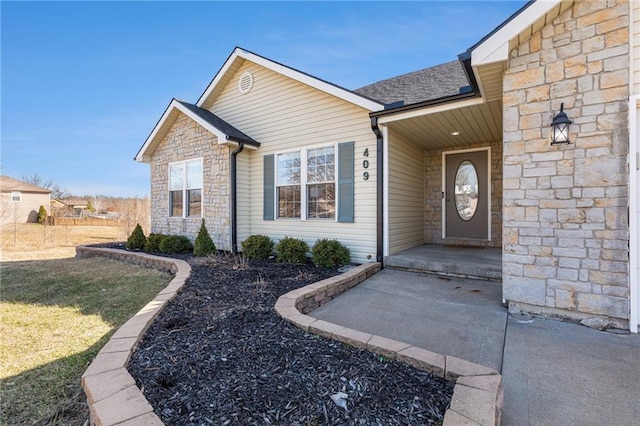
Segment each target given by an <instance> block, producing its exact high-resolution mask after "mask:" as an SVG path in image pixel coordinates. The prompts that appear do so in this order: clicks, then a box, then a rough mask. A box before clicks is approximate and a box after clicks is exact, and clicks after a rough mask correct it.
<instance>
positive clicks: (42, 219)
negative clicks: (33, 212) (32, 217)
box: [38, 206, 47, 225]
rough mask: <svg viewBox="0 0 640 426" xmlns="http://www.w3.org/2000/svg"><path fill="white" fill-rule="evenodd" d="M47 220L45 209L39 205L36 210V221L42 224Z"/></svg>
mask: <svg viewBox="0 0 640 426" xmlns="http://www.w3.org/2000/svg"><path fill="white" fill-rule="evenodd" d="M46 221H47V209H45V208H44V206H40V209H39V210H38V223H40V224H43V225H44V223H45V222H46Z"/></svg>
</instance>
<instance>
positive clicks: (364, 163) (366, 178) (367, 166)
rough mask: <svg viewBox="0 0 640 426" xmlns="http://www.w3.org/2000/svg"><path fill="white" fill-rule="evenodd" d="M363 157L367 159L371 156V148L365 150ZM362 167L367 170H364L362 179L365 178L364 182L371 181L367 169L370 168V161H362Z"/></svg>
mask: <svg viewBox="0 0 640 426" xmlns="http://www.w3.org/2000/svg"><path fill="white" fill-rule="evenodd" d="M363 155H364V156H365V157H368V156H369V148H367V149H365V150H364V153H363ZM362 167H363V168H364V169H365V170H364V173H362V178H363V179H364V180H369V172H368V171H367V169H368V168H369V160H368V159H366V158H365V159H364V160H363V161H362Z"/></svg>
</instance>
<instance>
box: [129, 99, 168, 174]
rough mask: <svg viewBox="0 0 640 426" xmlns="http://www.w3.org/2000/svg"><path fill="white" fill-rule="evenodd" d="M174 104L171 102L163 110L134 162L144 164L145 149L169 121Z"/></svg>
mask: <svg viewBox="0 0 640 426" xmlns="http://www.w3.org/2000/svg"><path fill="white" fill-rule="evenodd" d="M176 103H177V102H176V100H175V99H173V100H171V102H170V103H169V106H168V107H167V109H165V110H164V113H162V117H160V120H158V123H156V126H155V127H154V128H153V130H152V131H151V133H150V134H149V136H148V137H147V140H145V141H144V144H142V148H140V151H138V154H137V155H136V158H135V160H136V161H138V162H141V163H144V162H146V161H145V152H146V151H147V149H149V145H151V142H153V140H154V139H155V138H156V136H157V135H158V132H160V130H161V129H162V127H163V126H164V124H165V123H166V122H167V120H168V119H169V116H170V115H171V111H172V110H173V108H174V105H175V104H176Z"/></svg>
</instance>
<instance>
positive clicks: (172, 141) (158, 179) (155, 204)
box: [151, 115, 231, 250]
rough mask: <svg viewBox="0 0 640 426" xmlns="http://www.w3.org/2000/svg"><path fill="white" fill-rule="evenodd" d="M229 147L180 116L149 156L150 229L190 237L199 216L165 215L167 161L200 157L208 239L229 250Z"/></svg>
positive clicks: (167, 185)
mask: <svg viewBox="0 0 640 426" xmlns="http://www.w3.org/2000/svg"><path fill="white" fill-rule="evenodd" d="M229 156H230V154H229V148H228V147H226V146H219V145H218V144H217V139H216V137H215V136H214V135H212V134H211V133H210V132H209V131H208V130H206V129H205V128H203V127H202V126H200V125H199V124H197V123H195V122H194V121H193V120H191V119H190V118H188V117H187V116H185V115H181V116H180V117H179V118H178V119H177V120H176V122H175V123H174V125H173V127H172V128H171V130H170V131H169V133H167V135H166V136H165V138H164V140H163V141H162V142H161V144H160V146H159V147H158V149H157V150H156V151H155V152H154V154H153V157H152V159H151V232H156V233H162V234H178V235H186V236H187V237H189V238H191V240H194V239H195V237H196V235H197V233H198V229H200V224H201V222H202V219H201V218H184V219H183V218H175V217H169V212H168V210H169V189H168V188H169V180H168V179H169V177H168V173H169V163H171V162H174V161H182V160H190V159H194V158H200V157H201V158H202V169H203V188H202V212H203V217H204V218H205V223H206V225H207V230H208V231H209V234H210V235H211V239H212V240H213V242H214V243H215V244H216V247H217V248H218V249H220V250H230V249H231V229H230V215H231V210H230V209H231V207H230V198H229V197H230V187H229V160H230V159H229Z"/></svg>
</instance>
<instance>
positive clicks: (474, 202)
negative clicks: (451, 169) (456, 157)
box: [455, 161, 478, 221]
mask: <svg viewBox="0 0 640 426" xmlns="http://www.w3.org/2000/svg"><path fill="white" fill-rule="evenodd" d="M455 202H456V210H457V211H458V215H459V216H460V219H462V220H464V221H468V220H471V219H472V218H473V216H474V215H475V214H476V210H478V172H477V171H476V168H475V166H474V165H473V163H472V162H471V161H463V162H462V163H461V164H460V166H459V167H458V171H456V182H455Z"/></svg>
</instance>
